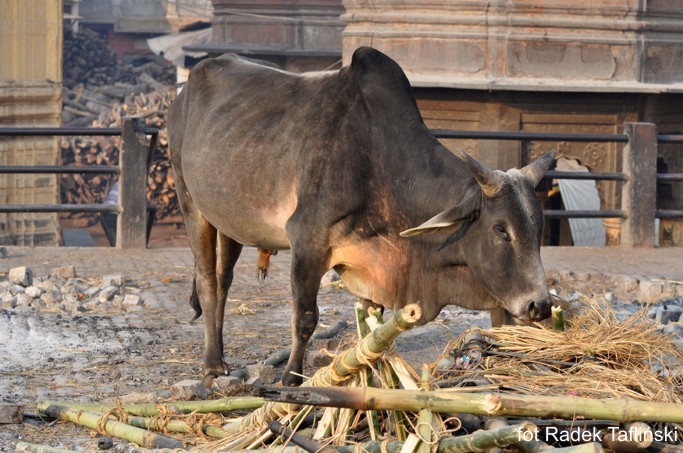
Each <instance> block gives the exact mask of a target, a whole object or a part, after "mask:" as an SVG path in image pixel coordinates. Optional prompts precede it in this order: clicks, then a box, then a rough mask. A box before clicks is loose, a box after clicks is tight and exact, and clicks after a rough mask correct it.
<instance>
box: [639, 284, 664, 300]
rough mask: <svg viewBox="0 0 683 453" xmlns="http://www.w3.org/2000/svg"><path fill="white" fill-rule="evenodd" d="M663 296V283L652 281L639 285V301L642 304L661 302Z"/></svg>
mask: <svg viewBox="0 0 683 453" xmlns="http://www.w3.org/2000/svg"><path fill="white" fill-rule="evenodd" d="M661 296H662V284H661V282H654V281H651V280H642V281H641V282H640V283H639V284H638V300H640V301H642V302H650V301H655V300H659V298H660V297H661Z"/></svg>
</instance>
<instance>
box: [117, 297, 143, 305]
mask: <svg viewBox="0 0 683 453" xmlns="http://www.w3.org/2000/svg"><path fill="white" fill-rule="evenodd" d="M143 303H144V302H143V301H142V299H141V298H140V296H138V295H137V294H126V295H125V296H124V298H123V301H122V302H121V305H122V306H124V307H137V306H139V305H142V304H143Z"/></svg>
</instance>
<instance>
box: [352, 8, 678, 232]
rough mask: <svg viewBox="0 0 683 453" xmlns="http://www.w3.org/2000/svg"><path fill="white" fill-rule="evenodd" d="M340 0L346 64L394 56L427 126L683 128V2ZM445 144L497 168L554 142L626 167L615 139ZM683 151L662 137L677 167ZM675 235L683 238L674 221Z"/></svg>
mask: <svg viewBox="0 0 683 453" xmlns="http://www.w3.org/2000/svg"><path fill="white" fill-rule="evenodd" d="M344 6H345V7H346V13H345V14H344V15H343V16H342V19H343V20H344V21H345V22H346V24H347V27H346V29H345V31H344V45H343V61H344V63H345V64H348V63H349V61H350V58H351V55H352V53H353V51H354V50H355V49H356V48H357V47H359V46H361V45H371V46H373V47H375V48H378V49H380V50H382V51H383V52H385V53H387V54H388V55H389V56H391V57H392V58H394V59H395V60H397V61H398V63H399V64H400V65H401V66H402V67H403V68H404V70H405V71H406V73H407V75H408V77H409V79H410V81H411V84H412V85H413V87H414V90H415V94H416V96H417V98H418V105H419V107H420V109H421V110H422V113H423V115H424V117H425V119H426V121H427V124H428V125H429V126H430V127H433V128H445V129H464V130H502V131H528V132H572V133H621V132H622V128H623V123H624V122H626V121H649V122H654V123H656V124H657V125H658V127H659V131H660V133H682V132H683V110H681V107H680V106H682V105H683V33H682V32H683V4H681V2H680V1H677V0H648V1H641V0H590V1H588V0H525V1H502V0H494V1H485V0H344ZM445 143H446V146H448V147H449V148H450V149H452V150H456V149H465V150H467V151H469V152H471V153H473V154H474V155H475V156H477V157H478V158H479V159H481V160H482V161H483V162H484V163H485V164H487V165H489V166H491V167H496V168H503V169H506V168H510V167H513V166H519V165H523V164H526V163H528V162H530V161H531V160H533V159H534V158H536V157H538V156H539V155H540V154H541V153H543V152H545V151H547V150H549V149H553V148H554V149H557V150H558V152H559V156H566V157H573V158H578V159H579V160H580V161H581V162H582V163H583V164H584V165H587V166H589V167H590V168H591V169H593V170H595V171H621V154H622V149H623V145H619V144H614V143H575V142H556V143H553V142H522V143H520V142H517V141H491V140H482V141H474V140H445ZM682 148H683V147H682V146H680V145H676V146H674V145H666V146H665V145H660V147H659V158H660V161H661V163H662V166H663V167H667V168H668V171H669V172H683V149H682ZM599 190H600V192H601V197H602V204H603V208H605V209H613V208H615V207H616V208H618V207H619V204H620V189H619V185H618V184H617V183H615V182H602V183H600V184H599ZM660 192H661V193H660V199H659V201H658V203H659V205H660V207H662V208H668V209H683V184H680V183H670V184H669V185H668V186H667V187H664V188H663V190H660ZM664 223H665V225H664V228H669V227H667V225H669V226H670V225H671V224H672V223H671V222H664ZM669 237H671V238H672V239H671V240H670V241H669V243H670V244H674V243H678V241H680V243H679V245H683V234H681V233H680V232H676V229H675V228H673V227H671V233H670V234H669ZM662 238H663V239H665V238H664V235H663V236H662Z"/></svg>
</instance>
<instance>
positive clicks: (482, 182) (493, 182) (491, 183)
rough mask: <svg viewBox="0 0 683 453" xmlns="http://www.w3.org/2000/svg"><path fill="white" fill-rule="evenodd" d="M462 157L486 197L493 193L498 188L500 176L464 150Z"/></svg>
mask: <svg viewBox="0 0 683 453" xmlns="http://www.w3.org/2000/svg"><path fill="white" fill-rule="evenodd" d="M462 157H463V159H464V160H465V163H466V164H467V166H468V167H469V168H470V171H471V172H472V174H473V175H474V177H475V178H476V180H477V182H478V183H479V186H481V190H482V192H484V195H486V196H487V197H491V196H493V195H495V194H496V193H497V192H498V190H499V189H500V185H501V181H500V177H499V176H498V175H496V174H495V173H494V172H493V171H491V170H489V169H488V168H486V167H484V166H483V165H482V164H480V163H479V162H478V161H477V160H476V159H475V158H474V157H472V156H470V155H469V154H467V153H466V152H464V151H463V152H462Z"/></svg>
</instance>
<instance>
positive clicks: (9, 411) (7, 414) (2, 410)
mask: <svg viewBox="0 0 683 453" xmlns="http://www.w3.org/2000/svg"><path fill="white" fill-rule="evenodd" d="M23 421H24V408H23V406H18V405H16V404H4V403H2V404H0V425H7V424H9V425H12V424H19V423H22V422H23Z"/></svg>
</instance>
